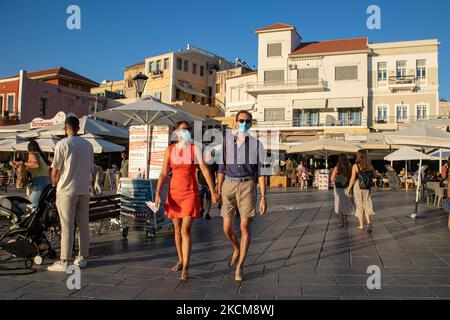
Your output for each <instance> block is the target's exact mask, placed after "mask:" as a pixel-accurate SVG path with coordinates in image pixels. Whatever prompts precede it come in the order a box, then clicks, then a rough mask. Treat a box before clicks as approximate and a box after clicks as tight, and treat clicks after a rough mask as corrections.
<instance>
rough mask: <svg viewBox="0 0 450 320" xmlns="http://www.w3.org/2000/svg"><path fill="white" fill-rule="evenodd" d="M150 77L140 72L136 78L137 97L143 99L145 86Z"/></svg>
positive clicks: (134, 79)
mask: <svg viewBox="0 0 450 320" xmlns="http://www.w3.org/2000/svg"><path fill="white" fill-rule="evenodd" d="M147 80H148V77H147V76H146V75H145V74H142V72H140V73H139V74H137V75H136V76H135V77H134V78H133V81H134V85H135V86H136V95H137V97H138V98H140V97H142V93H143V92H144V88H145V84H146V83H147Z"/></svg>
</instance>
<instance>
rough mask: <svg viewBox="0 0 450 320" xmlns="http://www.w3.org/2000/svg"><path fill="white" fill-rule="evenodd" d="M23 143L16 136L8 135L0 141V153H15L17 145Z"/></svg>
mask: <svg viewBox="0 0 450 320" xmlns="http://www.w3.org/2000/svg"><path fill="white" fill-rule="evenodd" d="M23 141H25V140H24V139H22V138H20V137H19V136H16V135H10V136H8V137H5V138H3V139H0V151H2V152H15V151H16V147H17V145H18V144H20V143H22V142H23Z"/></svg>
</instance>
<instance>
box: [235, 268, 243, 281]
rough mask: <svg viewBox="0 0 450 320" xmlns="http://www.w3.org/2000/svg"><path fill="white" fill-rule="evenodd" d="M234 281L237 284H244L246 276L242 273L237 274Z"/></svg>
mask: <svg viewBox="0 0 450 320" xmlns="http://www.w3.org/2000/svg"><path fill="white" fill-rule="evenodd" d="M234 280H235V281H237V282H242V281H244V276H243V273H242V271H241V272H236V275H235V277H234Z"/></svg>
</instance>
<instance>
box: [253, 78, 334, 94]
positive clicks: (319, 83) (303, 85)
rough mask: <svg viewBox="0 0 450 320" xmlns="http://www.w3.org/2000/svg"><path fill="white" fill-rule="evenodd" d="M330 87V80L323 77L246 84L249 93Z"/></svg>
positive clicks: (314, 89)
mask: <svg viewBox="0 0 450 320" xmlns="http://www.w3.org/2000/svg"><path fill="white" fill-rule="evenodd" d="M327 88H328V82H327V81H325V80H323V79H305V80H295V81H265V82H253V83H248V84H247V85H246V90H247V92H248V93H249V94H254V93H282V92H285V93H289V92H320V91H325V90H326V89H327Z"/></svg>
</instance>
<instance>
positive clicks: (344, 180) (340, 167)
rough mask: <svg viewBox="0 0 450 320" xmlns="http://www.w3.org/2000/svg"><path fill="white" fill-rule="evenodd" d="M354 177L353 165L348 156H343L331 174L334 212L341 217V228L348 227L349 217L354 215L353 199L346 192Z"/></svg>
mask: <svg viewBox="0 0 450 320" xmlns="http://www.w3.org/2000/svg"><path fill="white" fill-rule="evenodd" d="M351 176H352V164H351V163H350V161H349V160H348V158H347V156H346V155H344V154H341V155H340V156H339V161H338V163H337V165H336V167H335V168H334V169H333V173H332V174H331V181H332V182H333V183H334V212H336V214H337V215H338V216H339V219H340V221H341V222H340V224H339V227H340V228H343V227H344V226H345V225H348V221H347V216H349V215H352V214H353V211H354V208H353V203H352V199H351V198H350V196H349V194H348V193H347V192H346V188H347V187H348V186H349V182H350V178H351Z"/></svg>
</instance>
